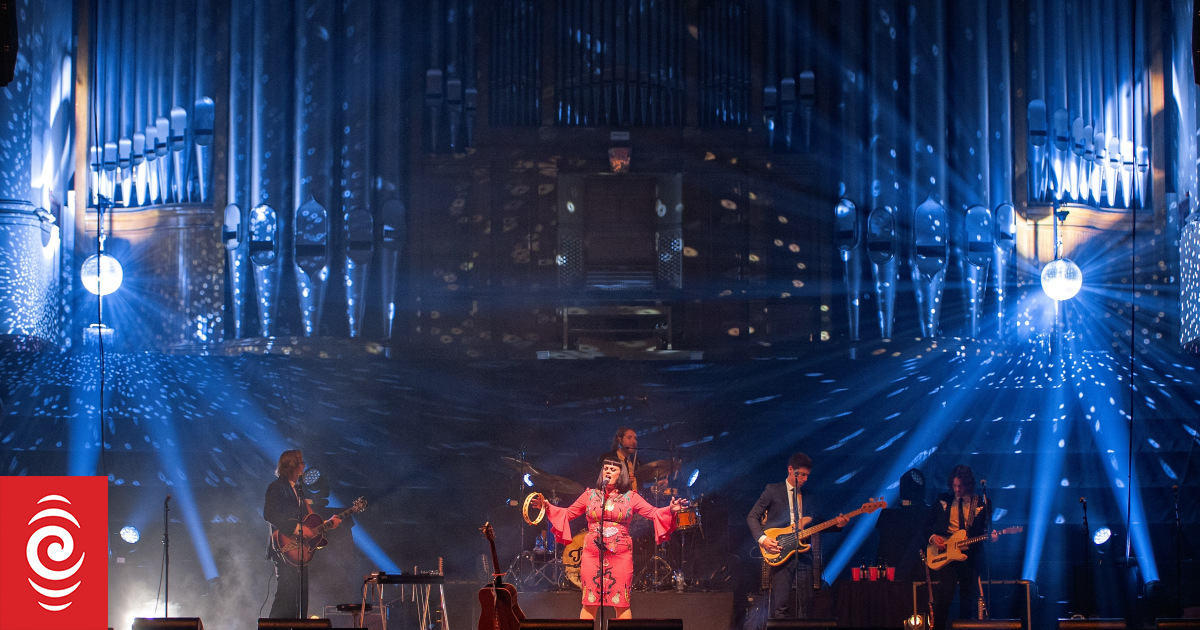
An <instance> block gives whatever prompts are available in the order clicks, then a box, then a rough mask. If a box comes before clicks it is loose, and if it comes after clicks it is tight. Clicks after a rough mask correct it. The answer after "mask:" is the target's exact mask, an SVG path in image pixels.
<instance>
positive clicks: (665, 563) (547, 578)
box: [501, 457, 704, 591]
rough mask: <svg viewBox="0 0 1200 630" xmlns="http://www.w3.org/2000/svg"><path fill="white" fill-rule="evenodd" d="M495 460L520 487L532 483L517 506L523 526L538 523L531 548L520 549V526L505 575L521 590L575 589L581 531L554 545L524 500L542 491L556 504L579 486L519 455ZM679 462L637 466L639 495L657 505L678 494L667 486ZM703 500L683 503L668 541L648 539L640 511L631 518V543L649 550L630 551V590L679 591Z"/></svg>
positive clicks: (699, 529)
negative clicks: (515, 550)
mask: <svg viewBox="0 0 1200 630" xmlns="http://www.w3.org/2000/svg"><path fill="white" fill-rule="evenodd" d="M501 461H502V462H503V463H504V464H505V465H506V466H508V467H509V468H510V469H512V470H513V471H515V472H516V473H517V474H518V475H519V477H520V480H519V482H518V483H520V485H521V490H522V491H524V490H525V487H526V486H525V484H526V478H527V479H528V482H530V483H532V484H533V486H532V489H533V490H534V492H533V493H531V494H529V495H528V496H527V497H526V498H525V499H524V502H523V504H522V505H521V510H522V514H523V516H524V518H525V522H526V523H527V524H528V525H530V526H531V527H539V528H540V529H539V532H538V534H537V536H536V538H535V540H534V544H533V547H532V548H531V549H525V529H524V528H522V530H521V549H522V550H523V551H522V552H521V554H520V555H518V556H517V558H516V559H515V560H513V562H512V564H511V565H510V566H509V567H508V574H507V580H508V581H509V582H511V583H512V584H515V585H516V586H517V587H518V588H519V589H521V590H529V591H531V590H565V589H572V588H574V589H579V588H580V576H579V572H580V569H579V566H580V563H581V561H582V559H583V543H584V538H585V537H586V536H587V530H586V529H581V530H580V531H578V532H576V533H575V535H574V537H573V538H572V539H571V542H570V543H568V544H566V545H560V544H558V543H557V542H556V541H555V539H554V533H553V532H552V531H551V529H550V524H549V523H548V522H546V523H542V521H543V517H544V515H545V508H542V509H541V510H540V513H538V511H536V510H532V509H531V508H530V501H531V500H532V498H533V497H534V496H535V495H537V494H542V495H543V496H544V497H545V499H546V500H547V501H548V502H550V503H551V504H553V505H559V502H560V501H561V500H562V499H567V500H568V501H572V500H574V498H575V497H577V496H578V495H579V494H581V493H582V492H583V490H584V487H583V485H582V484H579V483H576V482H574V481H572V480H570V479H567V478H565V477H559V476H556V475H552V474H550V473H548V472H546V471H544V470H541V469H539V468H538V467H536V466H534V465H533V464H531V463H529V462H528V461H526V460H524V459H518V458H514V457H503V458H501ZM680 464H681V461H680V460H678V459H662V460H658V461H653V462H650V463H647V464H642V465H641V466H639V467H638V469H637V478H638V481H639V484H640V485H641V486H642V488H641V490H640V492H641V493H642V496H643V498H645V499H646V500H647V501H648V502H650V503H651V504H652V505H654V506H656V507H661V506H663V505H667V504H669V503H670V501H671V499H673V498H675V497H677V496H679V491H678V490H677V489H675V488H672V487H670V480H671V479H673V478H675V477H677V476H678V474H679V467H680ZM703 500H704V499H703V496H700V497H696V498H691V499H690V504H689V505H688V507H687V508H686V509H684V510H681V511H680V512H677V513H676V514H675V533H674V534H672V536H671V540H669V541H667V542H666V543H663V544H660V545H659V544H655V543H654V529H653V527H652V526H650V522H649V520H648V519H645V518H643V517H641V516H636V517H634V522H633V524H632V525H631V526H630V534H631V535H632V536H633V537H634V539H635V544H636V543H637V542H638V541H639V540H641V539H645V540H644V541H643V542H644V543H645V544H643V545H641V547H643V548H646V549H650V548H652V549H653V554H652V555H651V554H650V553H649V552H647V553H643V554H638V553H636V552H635V554H634V571H635V577H634V581H633V588H634V590H643V591H655V590H667V589H671V588H675V589H677V590H682V589H683V588H684V587H685V585H686V580H685V576H684V572H683V570H684V568H685V566H686V565H687V564H688V562H687V560H688V555H689V553H688V552H690V551H691V549H690V547H689V543H690V542H691V540H690V538H691V537H692V536H693V535H694V534H700V535H701V537H703V535H704V528H703V521H702V519H701V511H700V507H701V503H702V502H703ZM639 556H641V557H639ZM646 556H649V557H646Z"/></svg>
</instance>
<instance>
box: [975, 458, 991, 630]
mask: <svg viewBox="0 0 1200 630" xmlns="http://www.w3.org/2000/svg"><path fill="white" fill-rule="evenodd" d="M979 485H980V487H981V488H982V493H981V494H982V495H983V507H984V509H985V510H987V519H986V523H987V525H986V527H984V530H983V533H984V534H988V533H989V532H988V530H989V529H991V528H992V510H991V505H989V504H988V498H987V479H981V480H980V481H979ZM987 542H991V538H988V539H987ZM983 554H984V555H983V571H984V573H987V579H988V587H987V598H986V599H985V598H984V596H983V584H982V583H980V584H979V609H978V611H977V612H978V617H979V619H980V621H982V620H984V619H987V618H988V607H987V604H988V602H991V601H992V554H990V553H987V552H986V551H984V552H983Z"/></svg>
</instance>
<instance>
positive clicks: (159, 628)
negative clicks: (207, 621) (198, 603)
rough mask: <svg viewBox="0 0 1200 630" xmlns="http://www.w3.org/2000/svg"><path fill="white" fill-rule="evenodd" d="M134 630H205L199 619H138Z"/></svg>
mask: <svg viewBox="0 0 1200 630" xmlns="http://www.w3.org/2000/svg"><path fill="white" fill-rule="evenodd" d="M133 630H204V624H203V623H201V622H200V618H199V617H157V618H151V617H138V618H136V619H134V620H133Z"/></svg>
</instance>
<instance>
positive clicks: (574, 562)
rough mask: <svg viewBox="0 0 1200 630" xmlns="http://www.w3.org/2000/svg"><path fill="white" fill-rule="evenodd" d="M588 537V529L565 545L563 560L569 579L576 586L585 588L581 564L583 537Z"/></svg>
mask: <svg viewBox="0 0 1200 630" xmlns="http://www.w3.org/2000/svg"><path fill="white" fill-rule="evenodd" d="M584 538H587V530H584V531H581V532H579V533H577V534H575V536H574V537H573V538H571V542H570V544H568V545H567V546H566V547H563V554H562V562H563V568H564V569H565V570H566V574H567V579H568V580H570V581H571V584H574V585H575V588H579V589H581V588H583V587H582V586H581V585H582V584H583V582H582V581H581V580H580V579H579V565H580V563H582V562H583V539H584Z"/></svg>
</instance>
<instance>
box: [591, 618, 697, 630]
mask: <svg viewBox="0 0 1200 630" xmlns="http://www.w3.org/2000/svg"><path fill="white" fill-rule="evenodd" d="M608 630H683V619H609V620H608Z"/></svg>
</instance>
